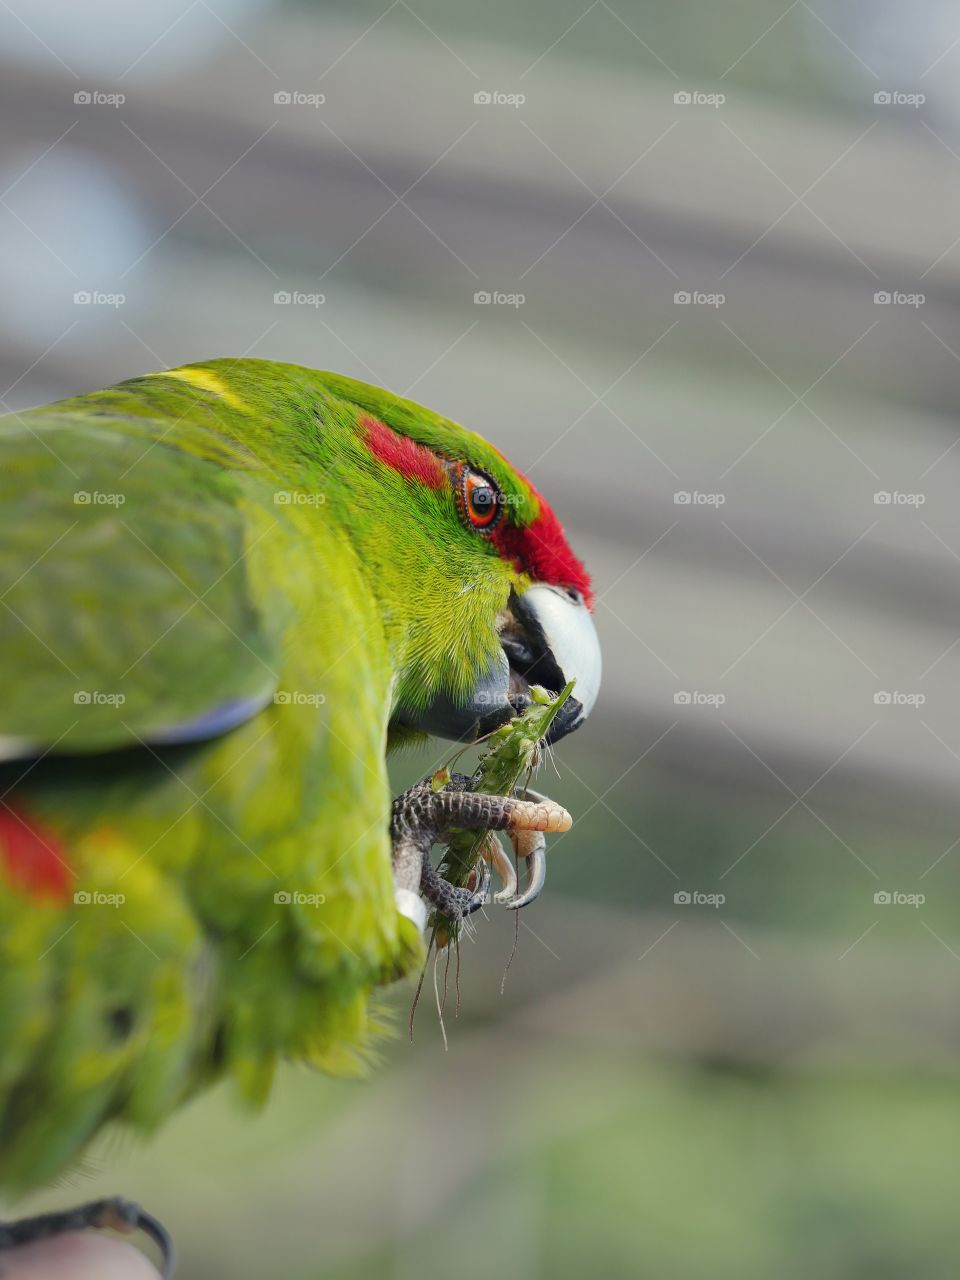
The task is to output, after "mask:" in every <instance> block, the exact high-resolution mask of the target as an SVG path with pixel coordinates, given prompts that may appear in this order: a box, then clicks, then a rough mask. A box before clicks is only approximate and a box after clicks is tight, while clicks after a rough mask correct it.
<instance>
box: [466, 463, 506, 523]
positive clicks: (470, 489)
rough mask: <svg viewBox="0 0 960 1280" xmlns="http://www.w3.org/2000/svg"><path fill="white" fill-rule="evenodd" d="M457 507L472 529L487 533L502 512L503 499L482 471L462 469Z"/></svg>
mask: <svg viewBox="0 0 960 1280" xmlns="http://www.w3.org/2000/svg"><path fill="white" fill-rule="evenodd" d="M458 490H459V492H458V497H459V500H460V501H459V505H460V508H461V511H462V513H463V516H464V518H465V519H466V522H467V524H469V525H470V527H471V528H472V529H477V530H478V531H479V532H481V533H489V532H490V530H491V529H492V528H493V527H494V525H495V524H496V523H497V521H498V520H499V519H500V515H501V513H502V511H503V499H502V496H501V494H500V490H499V489H498V488H497V486H496V485H495V484H494V482H493V481H492V480H491V479H490V477H489V476H485V475H484V474H483V472H482V471H471V470H470V468H469V467H464V468H463V471H462V473H461V476H460V483H459V486H458Z"/></svg>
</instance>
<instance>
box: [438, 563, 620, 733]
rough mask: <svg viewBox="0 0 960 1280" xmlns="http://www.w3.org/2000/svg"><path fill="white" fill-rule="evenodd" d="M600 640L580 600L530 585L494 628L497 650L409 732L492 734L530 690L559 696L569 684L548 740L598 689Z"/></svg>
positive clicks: (572, 723) (577, 719) (569, 724)
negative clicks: (459, 695) (472, 680)
mask: <svg viewBox="0 0 960 1280" xmlns="http://www.w3.org/2000/svg"><path fill="white" fill-rule="evenodd" d="M600 674H601V659H600V642H599V640H598V638H597V632H596V628H595V627H594V625H593V618H592V617H591V615H590V612H589V610H588V609H587V607H586V605H585V604H584V603H583V601H582V599H580V598H579V597H576V596H574V595H572V594H571V593H568V592H566V591H563V590H560V589H558V588H555V587H547V586H540V585H538V586H533V587H531V588H530V589H529V590H528V591H526V592H524V594H523V595H522V596H513V597H512V598H511V601H510V605H509V607H508V609H507V611H506V613H505V614H504V616H503V619H502V626H501V629H500V653H499V654H498V655H497V659H496V661H495V662H494V663H493V665H492V666H491V668H490V669H489V670H488V671H487V672H485V673H484V675H483V676H482V677H481V679H480V680H479V681H478V682H477V684H476V686H475V687H474V689H473V690H472V691H471V693H470V695H469V696H468V697H467V698H466V699H465V700H464V701H463V702H459V703H455V702H453V701H452V700H451V699H450V698H447V697H441V698H438V699H436V700H435V701H434V702H433V703H432V704H431V706H429V707H428V708H427V709H426V711H425V712H424V713H423V715H422V716H420V717H419V718H418V720H417V723H416V727H417V728H419V729H423V730H425V731H426V732H427V733H435V734H438V735H439V736H440V737H442V738H454V739H461V740H467V741H469V740H470V739H472V738H477V737H480V736H482V735H484V734H487V733H491V732H492V731H493V730H494V729H496V728H498V727H499V726H500V725H501V724H505V723H506V722H507V721H508V720H510V719H512V718H513V717H514V716H515V715H516V714H517V713H518V712H520V711H523V709H524V708H525V707H526V706H528V705H529V703H530V695H529V689H530V686H531V685H534V684H535V685H542V686H543V688H545V689H548V690H549V691H550V692H551V693H559V692H560V690H561V689H563V688H564V686H565V685H566V684H568V683H569V681H571V680H575V681H576V684H575V687H574V690H573V693H572V694H571V695H570V697H569V698H568V699H567V701H566V702H565V703H564V705H563V707H562V708H561V710H560V711H559V712H558V714H557V717H556V719H555V720H554V722H553V724H552V725H551V728H550V733H549V735H548V737H547V742H548V743H553V742H559V741H560V739H561V738H564V737H566V735H567V734H568V733H572V732H573V731H574V729H579V727H580V725H581V724H583V722H584V720H585V719H586V718H587V716H588V715H589V714H590V712H591V711H592V710H593V705H594V703H595V702H596V700H597V694H598V692H599V689H600Z"/></svg>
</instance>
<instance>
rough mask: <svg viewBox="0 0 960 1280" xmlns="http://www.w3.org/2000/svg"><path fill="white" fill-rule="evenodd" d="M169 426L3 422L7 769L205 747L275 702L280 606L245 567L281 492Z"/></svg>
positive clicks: (68, 416)
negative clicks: (145, 746) (109, 753)
mask: <svg viewBox="0 0 960 1280" xmlns="http://www.w3.org/2000/svg"><path fill="white" fill-rule="evenodd" d="M170 429H171V424H169V423H167V424H165V423H164V422H162V421H147V422H145V421H144V420H142V419H141V420H140V421H137V422H134V421H132V420H129V419H124V418H123V417H122V416H119V415H118V416H111V415H103V414H96V413H76V412H74V413H66V412H63V411H60V412H58V411H57V410H56V409H53V410H40V411H31V412H29V413H26V414H22V415H18V414H13V415H10V416H8V417H5V418H3V419H0V669H2V670H3V671H4V672H5V673H7V675H8V679H7V680H6V681H5V682H4V684H5V693H4V702H3V706H2V708H0V759H2V758H8V759H9V758H17V757H23V756H33V755H37V754H40V753H43V752H46V751H49V750H52V749H54V748H55V749H56V750H57V751H58V752H59V751H71V752H78V751H79V752H83V751H100V750H106V749H110V748H115V747H121V746H130V745H136V743H137V742H138V741H140V742H146V743H175V742H189V741H195V740H198V739H202V738H207V737H212V736H214V735H216V734H219V733H222V732H224V731H225V730H227V729H229V728H232V727H233V726H234V725H237V724H239V723H241V722H242V721H244V720H246V719H248V718H249V717H250V716H252V715H254V714H255V713H256V712H257V711H258V710H260V709H261V708H262V707H263V706H264V705H265V704H266V703H268V702H270V701H271V699H272V696H273V693H274V690H275V689H276V686H277V676H276V663H275V660H274V659H275V654H276V652H277V644H278V636H279V634H280V632H281V630H282V625H283V618H282V616H280V615H281V614H282V606H281V607H274V606H276V602H275V601H273V600H272V599H271V600H270V601H269V604H270V606H271V607H270V608H261V607H258V603H257V601H256V600H255V599H254V597H253V593H252V590H251V584H250V581H249V576H250V575H249V572H248V567H247V564H246V563H245V554H246V552H247V550H248V549H249V546H250V545H251V542H252V540H253V539H254V538H255V537H256V536H257V533H258V525H260V526H264V527H265V524H266V522H265V517H266V521H269V522H274V521H275V519H276V517H275V516H274V513H273V512H272V511H271V510H270V507H269V505H268V504H269V503H270V501H271V499H270V497H269V483H268V481H267V479H266V478H265V477H264V475H263V473H262V471H261V470H260V468H259V465H258V464H257V463H256V460H255V459H253V458H251V457H247V456H245V455H243V456H241V457H239V458H237V457H236V456H230V457H226V456H223V455H224V450H225V449H227V446H225V445H224V444H223V442H222V441H220V442H219V444H218V442H217V441H216V440H215V439H214V438H213V435H212V433H211V439H210V440H209V441H206V442H205V443H204V445H203V449H202V450H201V451H193V452H191V451H187V450H186V449H184V448H183V447H181V446H179V445H177V444H175V443H173V442H172V441H171V440H168V439H165V436H166V435H167V434H168V432H170ZM218 448H219V449H220V453H221V456H219V457H218V456H217V449H218ZM229 450H233V451H234V452H236V451H235V449H234V446H229ZM261 536H262V534H261Z"/></svg>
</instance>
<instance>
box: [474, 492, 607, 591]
mask: <svg viewBox="0 0 960 1280" xmlns="http://www.w3.org/2000/svg"><path fill="white" fill-rule="evenodd" d="M528 483H529V482H528ZM531 488H532V486H531ZM534 492H536V490H534ZM537 498H538V500H539V502H540V514H539V515H538V516H537V518H536V520H534V521H533V523H532V524H528V525H526V526H525V527H518V526H517V525H515V524H511V523H510V522H509V521H507V520H504V521H502V522H501V524H500V525H499V526H498V527H497V528H496V529H495V530H494V531H493V534H492V535H491V541H492V542H493V543H494V544H495V546H496V547H497V550H498V551H499V552H500V554H501V555H502V556H503V557H504V558H505V559H507V560H512V561H513V563H514V564H515V565H516V567H517V568H518V569H519V570H520V571H521V572H522V573H527V574H529V575H530V577H531V578H533V579H534V581H535V582H547V583H550V584H552V585H553V586H556V587H572V588H573V589H574V590H575V591H579V592H580V594H581V595H582V596H583V598H584V600H585V601H586V603H587V607H588V608H589V609H591V610H592V609H593V604H594V593H593V585H592V583H591V582H590V575H589V574H588V573H587V571H586V569H585V568H584V565H583V562H582V561H581V560H578V559H577V557H576V556H575V555H574V554H573V552H572V551H571V550H570V544H569V542H567V535H566V534H565V533H564V531H563V525H562V524H561V523H560V521H559V520H558V519H557V517H556V516H555V515H554V513H553V509H552V508H551V507H550V506H549V505H548V504H547V502H545V501H544V499H543V498H541V497H540V495H539V494H537Z"/></svg>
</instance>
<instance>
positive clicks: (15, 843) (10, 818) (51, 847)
mask: <svg viewBox="0 0 960 1280" xmlns="http://www.w3.org/2000/svg"><path fill="white" fill-rule="evenodd" d="M0 860H2V862H3V865H4V867H5V869H6V873H7V877H8V879H9V880H10V882H11V884H13V885H15V886H16V888H18V889H22V890H23V891H24V892H25V893H28V894H29V895H30V896H31V897H33V898H51V899H54V900H55V901H57V902H66V901H67V900H68V899H69V897H70V865H69V863H68V861H67V851H66V849H65V848H64V846H63V844H62V842H61V841H60V840H59V839H58V838H57V837H56V836H55V835H54V834H53V833H52V832H51V831H50V830H49V829H48V828H47V827H44V826H42V825H41V824H40V823H39V822H37V821H36V819H34V818H30V817H28V816H27V815H26V814H25V813H24V812H23V811H22V810H17V809H15V808H12V807H10V806H8V805H5V804H4V805H0Z"/></svg>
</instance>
